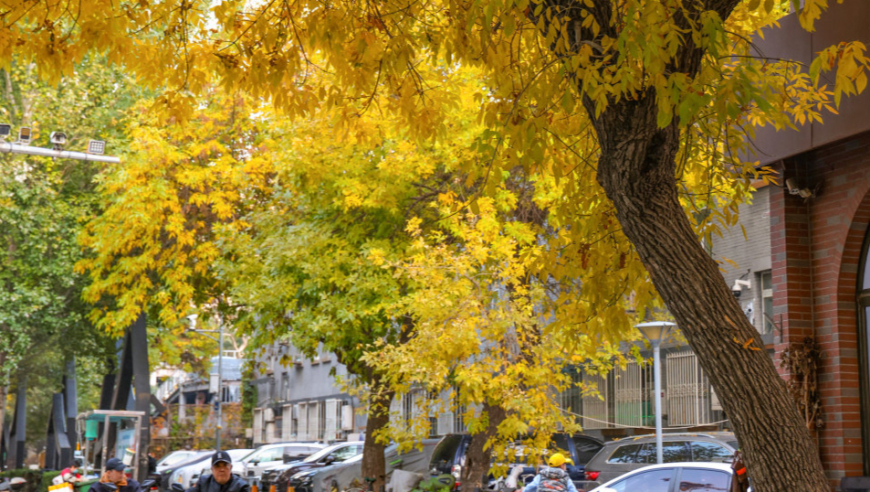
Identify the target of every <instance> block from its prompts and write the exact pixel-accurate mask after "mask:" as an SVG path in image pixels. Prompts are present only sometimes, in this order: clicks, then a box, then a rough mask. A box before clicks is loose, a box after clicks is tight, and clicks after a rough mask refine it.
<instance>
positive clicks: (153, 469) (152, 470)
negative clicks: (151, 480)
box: [148, 453, 157, 475]
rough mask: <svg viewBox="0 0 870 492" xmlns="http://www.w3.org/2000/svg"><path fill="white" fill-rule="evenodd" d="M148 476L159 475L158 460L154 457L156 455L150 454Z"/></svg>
mask: <svg viewBox="0 0 870 492" xmlns="http://www.w3.org/2000/svg"><path fill="white" fill-rule="evenodd" d="M148 474H149V475H156V474H157V458H155V457H154V453H148Z"/></svg>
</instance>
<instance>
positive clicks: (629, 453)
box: [607, 444, 641, 463]
mask: <svg viewBox="0 0 870 492" xmlns="http://www.w3.org/2000/svg"><path fill="white" fill-rule="evenodd" d="M640 446H641V445H640V444H626V445H624V446H619V447H618V448H616V449H615V450H614V451H613V454H611V455H610V458H608V459H607V462H608V463H635V461H634V460H635V456H636V455H637V451H638V450H639V449H640Z"/></svg>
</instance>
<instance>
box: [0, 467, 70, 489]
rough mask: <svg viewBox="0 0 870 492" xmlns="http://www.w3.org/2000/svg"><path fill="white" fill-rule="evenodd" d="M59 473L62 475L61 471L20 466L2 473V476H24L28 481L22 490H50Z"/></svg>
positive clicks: (0, 475)
mask: <svg viewBox="0 0 870 492" xmlns="http://www.w3.org/2000/svg"><path fill="white" fill-rule="evenodd" d="M58 475H60V472H59V471H42V470H31V469H30V468H18V469H16V470H6V471H5V472H2V473H0V477H4V478H15V477H21V478H23V479H24V480H25V481H26V482H27V483H26V484H25V485H24V488H23V489H22V492H48V486H49V485H51V480H52V479H53V478H54V477H56V476H58Z"/></svg>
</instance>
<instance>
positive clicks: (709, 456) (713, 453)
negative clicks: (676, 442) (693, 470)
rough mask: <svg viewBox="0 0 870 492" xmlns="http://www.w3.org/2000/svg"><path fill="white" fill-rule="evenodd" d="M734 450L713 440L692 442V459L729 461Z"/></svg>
mask: <svg viewBox="0 0 870 492" xmlns="http://www.w3.org/2000/svg"><path fill="white" fill-rule="evenodd" d="M733 457H734V452H733V451H731V450H730V449H728V448H726V447H725V446H720V445H719V444H716V443H713V442H701V441H696V442H693V443H692V461H719V462H723V461H731V459H732V458H733Z"/></svg>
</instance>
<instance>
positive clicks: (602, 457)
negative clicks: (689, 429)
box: [586, 432, 738, 483]
mask: <svg viewBox="0 0 870 492" xmlns="http://www.w3.org/2000/svg"><path fill="white" fill-rule="evenodd" d="M737 448H738V446H737V438H736V437H735V436H734V434H732V433H730V432H712V433H704V434H694V433H692V434H690V433H680V434H664V435H663V436H662V458H663V460H662V461H663V462H664V463H684V462H730V461H731V460H732V459H733V457H734V451H736V450H737ZM655 462H656V439H655V436H654V435H646V436H638V437H626V438H623V439H620V440H618V441H611V442H608V443H607V444H605V445H604V447H603V448H601V451H599V452H598V454H596V455H595V456H594V457H593V458H592V459H591V460H589V462H588V463H586V479H587V480H595V481H597V482H599V483H603V482H607V481H610V480H613V479H614V478H617V477H620V476H622V475H624V474H626V473H628V472H630V471H633V470H637V469H638V468H643V467H645V466H647V465H650V464H654V463H655Z"/></svg>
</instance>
